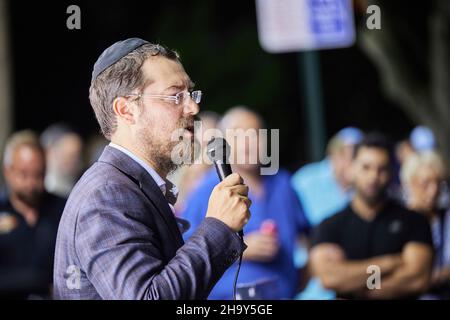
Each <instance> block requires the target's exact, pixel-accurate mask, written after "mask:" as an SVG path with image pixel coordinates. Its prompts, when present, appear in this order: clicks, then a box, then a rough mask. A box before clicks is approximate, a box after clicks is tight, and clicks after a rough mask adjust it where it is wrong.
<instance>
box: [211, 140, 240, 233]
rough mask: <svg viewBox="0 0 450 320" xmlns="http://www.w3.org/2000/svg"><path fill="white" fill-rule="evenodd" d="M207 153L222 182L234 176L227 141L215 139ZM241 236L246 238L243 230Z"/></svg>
mask: <svg viewBox="0 0 450 320" xmlns="http://www.w3.org/2000/svg"><path fill="white" fill-rule="evenodd" d="M206 153H207V154H208V157H209V159H211V161H212V162H213V163H214V166H215V167H216V171H217V175H218V176H219V179H220V181H222V180H223V179H225V178H226V177H227V176H229V175H230V174H232V171H231V166H230V162H229V158H230V145H229V144H228V143H227V141H226V140H225V139H223V138H215V137H213V138H212V139H211V140H210V141H209V142H208V145H207V147H206ZM239 236H240V237H241V238H242V237H243V236H244V232H243V231H242V230H241V231H239Z"/></svg>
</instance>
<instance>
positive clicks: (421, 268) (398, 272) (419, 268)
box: [366, 242, 433, 299]
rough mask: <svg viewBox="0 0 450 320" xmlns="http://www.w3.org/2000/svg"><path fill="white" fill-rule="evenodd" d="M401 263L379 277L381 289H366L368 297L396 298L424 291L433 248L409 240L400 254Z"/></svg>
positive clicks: (429, 276) (428, 278)
mask: <svg viewBox="0 0 450 320" xmlns="http://www.w3.org/2000/svg"><path fill="white" fill-rule="evenodd" d="M401 262H402V263H401V264H400V266H398V267H397V268H396V269H395V270H394V272H392V273H391V274H389V275H387V276H385V277H382V278H381V289H379V290H367V291H366V297H367V298H369V299H396V298H401V297H403V296H407V295H412V294H419V293H421V292H424V291H425V290H426V289H427V288H428V286H429V284H430V278H431V270H432V263H433V250H432V248H431V247H430V246H429V245H426V244H422V243H418V242H410V243H408V244H406V246H405V247H404V249H403V251H402V255H401Z"/></svg>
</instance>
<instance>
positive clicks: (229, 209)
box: [206, 138, 251, 235]
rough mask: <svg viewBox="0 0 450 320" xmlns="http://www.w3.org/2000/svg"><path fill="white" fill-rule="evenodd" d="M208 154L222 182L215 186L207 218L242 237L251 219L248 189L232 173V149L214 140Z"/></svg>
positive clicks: (223, 142) (219, 140) (210, 198)
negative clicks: (219, 222)
mask: <svg viewBox="0 0 450 320" xmlns="http://www.w3.org/2000/svg"><path fill="white" fill-rule="evenodd" d="M207 148H208V149H207V153H208V156H209V157H210V159H211V160H212V161H213V163H214V164H215V166H216V169H217V173H218V175H219V178H220V180H221V182H220V183H219V184H217V185H216V186H215V188H214V189H213V191H212V193H211V196H210V197H209V203H208V211H207V213H206V216H207V217H213V218H216V219H218V220H220V221H222V222H223V223H225V224H226V225H227V226H228V227H230V228H231V230H233V231H235V232H239V233H240V234H241V235H242V229H243V228H244V226H245V225H246V224H247V222H248V220H249V219H250V211H249V208H250V206H251V201H250V199H249V198H248V187H247V186H246V185H245V184H244V181H243V179H242V177H241V176H240V175H239V174H237V173H231V166H230V164H229V162H228V157H229V154H230V147H229V145H228V144H227V142H226V141H225V139H222V138H213V139H212V140H211V141H210V142H209V143H208V146H207Z"/></svg>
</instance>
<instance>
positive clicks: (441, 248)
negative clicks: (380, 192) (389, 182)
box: [401, 151, 450, 299]
mask: <svg viewBox="0 0 450 320" xmlns="http://www.w3.org/2000/svg"><path fill="white" fill-rule="evenodd" d="M446 177H447V170H446V167H445V164H444V161H443V159H442V157H441V156H440V155H439V154H438V153H436V152H434V151H430V152H425V153H420V154H414V155H412V156H411V157H409V158H408V159H407V161H406V162H405V163H404V165H403V166H402V169H401V180H402V185H403V188H404V191H405V201H406V205H407V207H408V208H409V209H411V210H414V211H417V212H420V213H422V214H424V215H425V216H426V217H427V218H428V220H429V221H430V226H431V229H432V234H433V243H434V249H435V262H434V271H433V278H432V285H431V288H430V291H429V294H427V295H425V296H424V297H423V298H425V299H450V210H449V209H448V208H439V206H438V200H439V195H440V189H441V186H442V184H443V182H444V181H445V179H446Z"/></svg>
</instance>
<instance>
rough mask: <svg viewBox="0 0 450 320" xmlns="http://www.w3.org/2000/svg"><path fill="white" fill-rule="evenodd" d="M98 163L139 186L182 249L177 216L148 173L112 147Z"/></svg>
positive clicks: (108, 147) (108, 148)
mask: <svg viewBox="0 0 450 320" xmlns="http://www.w3.org/2000/svg"><path fill="white" fill-rule="evenodd" d="M98 161H99V162H106V163H109V164H111V165H112V166H114V167H116V168H117V169H118V170H120V171H121V172H122V173H124V174H125V175H127V176H129V177H130V178H132V180H134V182H136V183H138V184H139V188H140V189H141V190H142V192H143V193H144V195H145V196H146V197H147V199H148V200H149V201H150V202H152V203H153V204H154V206H155V207H156V209H157V210H158V213H159V214H160V216H161V217H162V219H163V220H164V222H165V223H166V225H167V228H168V229H169V231H170V233H171V235H172V238H173V239H174V240H175V244H176V245H177V247H181V246H182V245H183V238H182V237H181V232H180V230H179V228H178V225H177V222H176V220H175V216H174V214H173V212H172V210H171V209H170V207H169V204H168V202H167V200H166V198H165V197H164V195H163V193H162V191H161V190H160V189H159V187H158V185H157V184H156V182H155V181H154V180H153V178H152V177H151V176H150V175H149V174H148V172H147V171H146V170H145V169H144V168H142V166H141V165H140V164H138V163H137V162H136V161H134V160H133V159H132V158H130V157H129V156H128V155H126V154H125V153H123V152H121V151H120V150H117V149H115V148H113V147H110V146H106V147H105V150H104V151H103V153H102V155H101V156H100V158H99V160H98Z"/></svg>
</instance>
